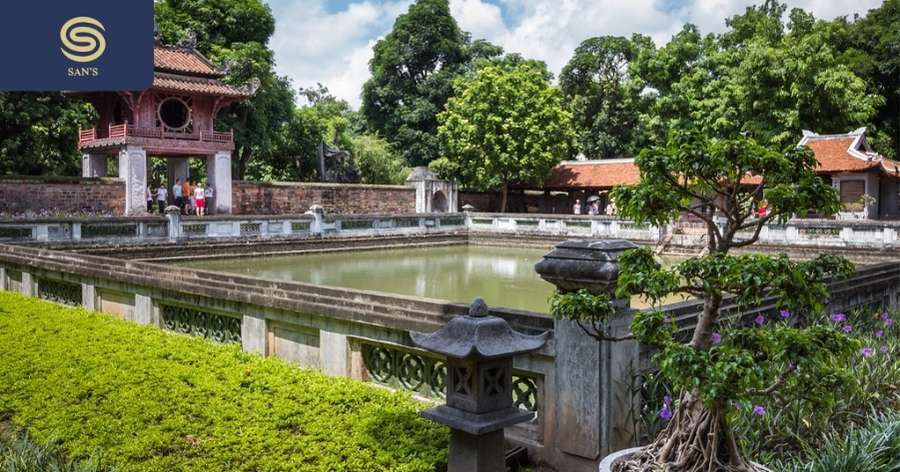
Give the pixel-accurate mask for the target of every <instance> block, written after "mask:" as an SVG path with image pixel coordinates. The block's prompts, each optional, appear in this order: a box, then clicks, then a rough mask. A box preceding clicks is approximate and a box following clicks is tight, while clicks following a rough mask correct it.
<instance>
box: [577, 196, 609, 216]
mask: <svg viewBox="0 0 900 472" xmlns="http://www.w3.org/2000/svg"><path fill="white" fill-rule="evenodd" d="M572 213H573V214H575V215H583V214H584V208H583V206H582V205H581V200H578V199H576V200H575V204H574V205H572ZM587 214H588V215H607V216H614V215H615V214H616V207H615V205H613V203H612V202H609V203H608V204H607V205H606V208H605V211H604V209H602V208H601V207H600V197H599V196H596V195H595V196H592V197H590V198H588V199H587Z"/></svg>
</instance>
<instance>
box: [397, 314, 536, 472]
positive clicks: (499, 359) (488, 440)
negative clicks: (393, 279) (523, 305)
mask: <svg viewBox="0 0 900 472" xmlns="http://www.w3.org/2000/svg"><path fill="white" fill-rule="evenodd" d="M410 337H412V341H413V343H415V344H416V345H417V346H419V347H421V348H423V349H427V350H429V351H431V352H436V353H438V354H442V355H444V356H446V357H447V403H446V404H445V405H440V406H436V407H434V408H430V409H428V410H425V411H423V412H422V416H424V417H426V418H428V419H430V420H432V421H435V422H437V423H440V424H443V425H447V426H449V427H450V457H449V459H448V461H447V471H448V472H506V457H505V452H506V441H505V439H504V434H503V429H504V428H506V427H507V426H512V425H515V424H518V423H522V422H525V421H529V420H531V419H533V418H534V415H535V414H534V412H532V411H523V410H520V409H519V408H516V406H515V405H513V398H512V393H513V392H512V367H513V357H514V356H516V355H517V354H525V353H528V352H532V351H536V350H538V349H540V348H541V347H543V346H544V344H545V343H546V342H547V338H548V337H549V333H544V334H541V335H537V336H529V335H525V334H521V333H518V332H516V331H513V329H512V328H511V327H510V326H509V324H508V323H507V322H506V320H504V319H502V318H498V317H496V316H489V315H488V306H487V304H485V303H484V300H482V299H480V298H476V299H475V301H474V302H473V303H472V305H471V307H469V314H468V315H467V316H457V317H456V318H453V319H452V320H450V322H449V323H447V325H446V326H444V327H443V328H441V329H439V330H438V331H436V332H434V333H432V334H422V333H410Z"/></svg>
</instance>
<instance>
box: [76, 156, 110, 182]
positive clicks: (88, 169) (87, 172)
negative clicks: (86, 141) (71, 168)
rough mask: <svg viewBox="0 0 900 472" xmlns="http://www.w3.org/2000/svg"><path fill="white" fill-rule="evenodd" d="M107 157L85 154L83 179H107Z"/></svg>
mask: <svg viewBox="0 0 900 472" xmlns="http://www.w3.org/2000/svg"><path fill="white" fill-rule="evenodd" d="M106 165H107V156H106V155H105V154H83V155H82V156H81V176H82V177H106V173H107V167H106Z"/></svg>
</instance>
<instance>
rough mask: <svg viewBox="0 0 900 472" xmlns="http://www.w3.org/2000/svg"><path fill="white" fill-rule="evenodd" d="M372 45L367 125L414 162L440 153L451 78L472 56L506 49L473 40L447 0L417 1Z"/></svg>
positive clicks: (364, 97)
mask: <svg viewBox="0 0 900 472" xmlns="http://www.w3.org/2000/svg"><path fill="white" fill-rule="evenodd" d="M374 49H375V50H374V52H375V56H374V57H373V58H372V61H371V62H370V63H369V69H370V71H371V72H372V77H371V78H370V79H369V80H368V81H367V82H366V83H365V85H364V86H363V91H362V108H361V111H362V114H363V116H365V118H366V121H367V123H368V125H369V128H370V129H371V130H372V131H374V132H376V133H378V134H379V135H380V136H381V137H383V138H384V139H387V140H388V141H390V142H391V143H392V144H393V145H394V146H395V147H396V148H397V149H398V150H399V151H400V152H401V154H402V155H403V157H404V158H405V159H406V161H407V162H408V163H409V164H410V165H422V164H427V163H429V162H431V161H432V160H434V159H435V158H437V157H438V149H439V144H438V137H437V126H438V123H437V114H438V113H440V112H441V111H442V110H443V109H444V104H445V103H446V102H447V99H448V98H449V97H450V96H451V95H452V94H453V86H452V84H453V79H454V78H456V77H457V76H458V75H460V74H462V73H464V72H465V71H466V69H467V65H468V64H470V63H471V62H472V61H473V60H475V59H477V58H480V57H493V56H496V55H499V54H500V52H501V51H502V50H501V49H500V48H498V47H496V46H493V45H491V44H490V43H487V42H486V41H475V42H472V41H471V40H470V38H469V35H468V34H466V33H464V32H463V31H461V30H460V29H459V26H458V25H457V24H456V20H454V19H453V16H452V15H451V14H450V6H449V5H448V2H447V0H416V2H415V3H413V4H412V5H411V6H410V7H409V11H408V12H406V13H405V14H403V15H400V16H399V17H398V18H397V20H396V22H395V23H394V28H393V30H392V31H391V32H390V33H389V34H388V35H387V36H386V37H385V38H384V39H382V40H380V41H378V43H376V44H375V48H374Z"/></svg>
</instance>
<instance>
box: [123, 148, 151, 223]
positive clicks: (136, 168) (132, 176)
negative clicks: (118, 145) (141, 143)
mask: <svg viewBox="0 0 900 472" xmlns="http://www.w3.org/2000/svg"><path fill="white" fill-rule="evenodd" d="M119 178H120V179H124V180H125V215H127V216H134V215H146V214H147V151H145V150H144V148H142V147H138V146H126V147H125V148H123V149H122V150H121V151H119Z"/></svg>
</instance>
